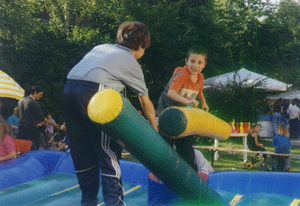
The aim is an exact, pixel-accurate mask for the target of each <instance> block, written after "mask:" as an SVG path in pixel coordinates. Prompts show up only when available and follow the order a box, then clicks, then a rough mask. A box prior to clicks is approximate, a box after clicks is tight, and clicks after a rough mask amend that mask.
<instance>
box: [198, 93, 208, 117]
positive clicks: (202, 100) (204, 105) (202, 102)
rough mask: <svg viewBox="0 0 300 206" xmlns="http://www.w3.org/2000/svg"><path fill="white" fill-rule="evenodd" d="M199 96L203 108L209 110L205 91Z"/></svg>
mask: <svg viewBox="0 0 300 206" xmlns="http://www.w3.org/2000/svg"><path fill="white" fill-rule="evenodd" d="M198 97H199V100H200V102H201V108H202V109H203V110H204V109H205V110H206V111H207V112H208V110H209V107H208V106H207V104H206V101H205V97H204V95H203V93H202V92H201V94H200V95H199V96H198Z"/></svg>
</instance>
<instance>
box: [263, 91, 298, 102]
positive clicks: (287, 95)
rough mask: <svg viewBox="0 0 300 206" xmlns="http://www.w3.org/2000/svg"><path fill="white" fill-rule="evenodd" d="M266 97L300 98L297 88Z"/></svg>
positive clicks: (274, 98)
mask: <svg viewBox="0 0 300 206" xmlns="http://www.w3.org/2000/svg"><path fill="white" fill-rule="evenodd" d="M266 98H267V99H272V100H277V99H279V98H282V99H288V100H293V99H295V98H298V99H300V91H299V90H293V91H289V92H284V93H281V94H277V95H274V96H269V97H266Z"/></svg>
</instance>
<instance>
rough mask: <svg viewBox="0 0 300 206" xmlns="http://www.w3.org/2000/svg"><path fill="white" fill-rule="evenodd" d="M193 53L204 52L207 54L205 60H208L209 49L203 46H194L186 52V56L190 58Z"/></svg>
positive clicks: (203, 53)
mask: <svg viewBox="0 0 300 206" xmlns="http://www.w3.org/2000/svg"><path fill="white" fill-rule="evenodd" d="M191 54H202V55H204V56H205V61H207V51H206V49H205V48H204V47H202V46H198V45H197V46H192V47H191V48H190V49H189V50H188V52H187V53H186V58H187V59H188V58H189V57H190V55H191Z"/></svg>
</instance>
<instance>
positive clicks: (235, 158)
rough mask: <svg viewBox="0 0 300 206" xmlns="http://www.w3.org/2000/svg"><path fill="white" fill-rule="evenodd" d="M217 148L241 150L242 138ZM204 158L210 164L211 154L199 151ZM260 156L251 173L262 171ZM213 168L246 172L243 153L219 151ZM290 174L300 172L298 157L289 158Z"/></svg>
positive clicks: (296, 148) (266, 143) (296, 150)
mask: <svg viewBox="0 0 300 206" xmlns="http://www.w3.org/2000/svg"><path fill="white" fill-rule="evenodd" d="M261 143H262V144H263V145H264V147H265V148H266V150H268V151H273V150H274V147H273V146H272V142H270V141H265V140H263V139H262V140H261ZM205 145H206V146H213V141H207V142H206V144H205ZM219 147H225V148H230V147H231V148H234V149H243V142H242V138H230V139H228V140H225V141H219ZM200 151H201V152H202V154H203V155H204V157H205V158H206V159H207V160H208V161H209V162H210V163H211V152H210V151H208V150H202V149H200ZM291 153H293V154H300V146H297V145H294V146H292V148H291ZM252 156H253V155H252V154H248V156H247V157H248V160H250V158H251V157H252ZM123 159H126V160H131V161H137V160H136V159H135V158H134V157H132V156H127V157H125V158H123ZM261 159H262V156H261V155H259V156H258V157H257V163H256V164H254V167H253V168H252V171H262V170H261V169H260V165H261V164H260V161H261ZM266 164H267V166H268V167H269V168H270V169H271V157H270V156H268V157H267V162H266ZM213 168H214V170H215V171H228V170H237V171H247V170H248V169H247V168H245V166H244V163H243V153H236V154H229V153H228V152H224V151H219V158H218V160H217V161H214V164H213ZM291 172H300V156H299V158H294V157H291Z"/></svg>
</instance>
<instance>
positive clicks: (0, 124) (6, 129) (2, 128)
mask: <svg viewBox="0 0 300 206" xmlns="http://www.w3.org/2000/svg"><path fill="white" fill-rule="evenodd" d="M10 134H11V126H10V125H9V124H7V123H6V121H5V119H4V118H3V117H2V116H1V115H0V137H3V136H4V135H10Z"/></svg>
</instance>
